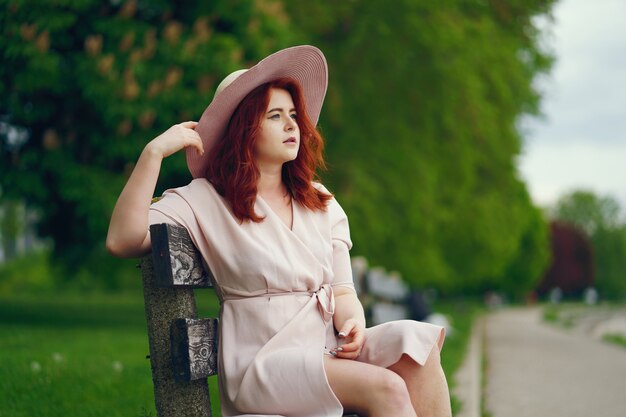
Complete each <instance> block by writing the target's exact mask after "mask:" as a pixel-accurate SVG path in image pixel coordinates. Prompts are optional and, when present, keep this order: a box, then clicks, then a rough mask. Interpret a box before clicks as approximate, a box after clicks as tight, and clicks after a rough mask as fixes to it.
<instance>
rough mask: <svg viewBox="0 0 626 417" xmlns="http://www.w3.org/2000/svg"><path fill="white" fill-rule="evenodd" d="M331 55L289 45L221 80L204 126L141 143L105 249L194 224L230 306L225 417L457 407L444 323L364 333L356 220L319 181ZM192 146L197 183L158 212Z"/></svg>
mask: <svg viewBox="0 0 626 417" xmlns="http://www.w3.org/2000/svg"><path fill="white" fill-rule="evenodd" d="M327 79H328V74H327V66H326V60H325V58H324V56H323V54H322V53H321V52H320V51H319V50H318V49H317V48H314V47H312V46H299V47H293V48H288V49H284V50H282V51H279V52H277V53H275V54H273V55H270V56H269V57H267V58H265V59H264V60H263V61H261V62H259V63H258V64H257V65H255V66H254V67H252V68H250V69H249V70H240V71H236V72H234V73H232V74H230V75H229V76H228V77H226V78H225V79H224V80H223V81H222V82H221V84H220V85H219V86H218V88H217V92H216V94H215V97H214V98H213V101H212V102H211V104H210V105H209V106H208V107H207V109H206V110H205V112H204V114H203V115H202V117H201V118H200V121H199V122H193V121H189V122H184V123H180V124H178V125H174V126H172V127H171V128H170V129H168V130H167V131H165V132H164V133H163V134H161V135H160V136H158V137H156V138H155V139H154V140H152V141H151V142H149V143H148V144H147V145H146V147H145V148H144V150H143V152H142V154H141V156H140V158H139V160H138V162H137V164H136V166H135V169H134V171H133V173H132V175H131V177H130V178H129V180H128V183H127V184H126V186H125V188H124V190H123V191H122V193H121V195H120V197H119V200H118V202H117V204H116V206H115V209H114V212H113V215H112V218H111V224H110V227H109V234H108V237H107V248H108V250H109V251H110V252H111V253H112V254H114V255H117V256H122V257H136V256H141V255H144V254H146V253H148V252H149V251H150V233H149V231H148V229H149V227H148V226H149V224H154V223H163V222H165V223H172V224H176V225H179V226H182V227H185V228H186V229H187V231H188V232H189V234H190V235H191V238H192V239H193V241H194V243H195V244H196V246H197V247H198V249H199V251H200V252H201V254H202V256H203V257H204V260H205V261H206V263H207V265H208V266H209V267H210V269H211V271H212V272H213V273H214V275H215V281H216V282H215V285H216V290H217V294H218V296H219V299H220V302H221V310H220V319H221V323H222V325H221V326H220V332H221V333H220V335H219V340H220V349H219V368H220V373H219V384H220V395H221V407H222V415H223V416H224V417H229V416H256V415H270V416H294V417H296V416H301V417H305V416H306V417H313V416H335V417H339V416H341V415H342V413H343V412H344V409H345V410H350V411H355V412H358V413H362V414H363V415H369V416H380V417H383V416H384V417H388V416H394V417H398V416H412V417H414V416H416V415H419V416H420V417H424V416H450V414H451V413H450V398H449V393H448V387H447V384H446V379H445V376H444V374H443V371H442V369H441V365H440V358H439V351H440V349H441V347H442V344H443V340H444V330H443V329H442V328H441V327H439V326H435V325H431V324H427V323H419V322H414V321H408V320H406V321H396V322H390V323H385V324H382V325H379V326H375V327H373V328H369V329H366V328H365V318H364V315H363V307H362V306H361V303H360V302H359V300H358V298H357V296H356V293H355V291H354V285H353V283H352V273H351V268H350V257H349V252H348V251H349V249H350V248H351V246H352V243H351V240H350V233H349V229H348V219H347V218H346V215H345V213H344V211H343V210H342V208H341V206H340V205H339V203H338V202H337V201H336V200H335V198H334V197H333V195H332V194H331V193H330V192H329V191H328V190H327V189H326V188H324V186H323V185H322V184H320V183H319V182H315V181H314V179H315V177H316V169H317V168H318V167H320V166H322V165H323V159H322V147H323V140H322V137H321V136H320V134H319V132H318V131H317V130H316V127H315V125H316V123H317V120H318V117H319V114H320V111H321V107H322V102H323V99H324V95H325V93H326V87H327ZM183 148H186V153H187V164H188V167H189V170H190V171H191V174H192V176H193V180H192V181H191V182H190V183H189V184H188V185H186V186H184V187H180V188H175V189H170V190H168V191H166V192H165V194H164V196H163V198H162V199H161V200H160V201H159V202H157V203H155V204H153V205H152V207H150V200H151V197H152V195H153V193H154V190H155V185H156V182H157V178H158V175H159V170H160V167H161V162H162V160H163V159H164V158H165V157H167V156H169V155H171V154H173V153H175V152H177V151H179V150H181V149H183Z"/></svg>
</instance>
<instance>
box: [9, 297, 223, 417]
mask: <svg viewBox="0 0 626 417" xmlns="http://www.w3.org/2000/svg"><path fill="white" fill-rule="evenodd" d="M198 302H199V304H200V306H199V309H200V312H201V314H200V315H201V316H206V315H214V314H215V309H216V306H215V305H214V302H212V301H211V300H210V299H209V300H207V298H206V297H202V299H200V300H198ZM207 313H209V314H207ZM147 354H148V339H147V334H146V325H145V321H144V311H143V299H142V295H141V294H134V295H91V296H79V295H74V296H71V295H70V296H68V295H63V296H36V297H35V296H33V297H19V298H16V297H12V298H3V299H0V417H22V416H24V417H26V416H28V417H56V416H59V417H61V416H63V417H68V416H81V417H82V416H85V417H92V416H93V417H97V416H120V417H122V416H124V417H128V416H137V417H140V416H156V411H155V410H154V394H153V387H152V376H151V372H150V362H149V360H148V359H146V355H147ZM209 381H210V384H211V385H212V386H211V387H210V391H211V393H212V395H211V397H212V399H213V404H214V408H219V400H218V399H217V394H218V391H217V386H216V383H217V381H216V379H215V378H210V379H209ZM214 415H215V416H219V410H216V412H214Z"/></svg>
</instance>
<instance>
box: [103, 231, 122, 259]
mask: <svg viewBox="0 0 626 417" xmlns="http://www.w3.org/2000/svg"><path fill="white" fill-rule="evenodd" d="M105 245H106V249H107V252H109V255H112V256H115V257H117V258H123V257H124V252H123V250H122V248H121V247H120V245H119V244H118V242H116V241H115V239H113V238H111V237H110V236H107V240H106V244H105Z"/></svg>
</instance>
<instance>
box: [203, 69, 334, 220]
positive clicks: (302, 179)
mask: <svg viewBox="0 0 626 417" xmlns="http://www.w3.org/2000/svg"><path fill="white" fill-rule="evenodd" d="M272 88H275V89H282V90H286V91H287V92H289V93H290V94H291V98H292V99H293V102H294V105H295V108H296V121H297V123H298V128H299V129H300V147H299V149H298V156H297V157H296V159H294V160H293V161H288V162H285V163H284V164H283V167H282V179H283V182H284V183H285V185H286V187H287V191H288V192H289V193H290V194H291V197H292V198H293V199H294V200H295V201H297V202H298V203H299V204H301V205H303V206H305V207H307V208H308V209H310V210H325V209H326V204H327V202H328V200H330V198H331V196H330V195H328V194H326V193H324V192H321V191H320V190H318V189H317V188H315V187H314V186H313V185H312V181H314V180H316V179H317V175H316V172H317V169H318V168H319V169H324V168H325V167H326V165H325V163H324V158H323V150H324V140H323V139H322V136H321V135H320V133H319V132H318V131H317V129H316V128H315V126H314V125H313V123H312V122H311V120H310V119H309V118H308V116H307V113H306V108H305V102H304V99H303V95H302V88H301V87H300V85H299V84H298V83H297V82H296V81H295V80H293V79H290V78H278V79H276V80H274V81H271V82H269V83H266V84H262V85H260V86H258V87H257V88H255V89H254V90H252V91H251V92H250V93H249V94H248V95H247V96H246V97H245V98H244V99H243V100H242V101H241V103H239V106H238V107H237V109H235V111H234V112H233V115H232V116H231V119H230V122H229V123H228V126H227V128H226V132H225V134H224V136H223V137H222V138H221V139H220V140H219V141H218V142H217V143H216V144H215V146H214V147H213V149H211V151H210V152H209V156H208V157H209V161H210V162H209V167H208V168H207V172H206V178H207V180H209V181H210V182H211V184H213V186H214V187H215V189H216V190H217V192H218V193H219V194H220V195H221V196H222V197H224V198H225V199H226V201H228V203H229V204H230V207H231V209H232V211H233V213H234V215H235V216H236V217H237V218H238V219H239V221H244V220H251V221H253V222H260V221H262V220H263V217H260V216H258V215H257V214H256V213H255V212H254V202H255V201H256V195H257V182H258V180H259V176H260V173H259V169H258V167H257V166H256V164H255V161H254V157H253V149H254V143H255V142H256V140H257V138H258V136H259V131H260V126H261V120H262V117H263V115H264V114H265V112H266V111H267V106H268V105H269V100H270V90H271V89H272Z"/></svg>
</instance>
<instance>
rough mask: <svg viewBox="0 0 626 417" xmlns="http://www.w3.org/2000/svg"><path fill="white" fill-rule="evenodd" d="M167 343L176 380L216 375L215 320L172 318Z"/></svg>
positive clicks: (192, 379) (190, 379) (216, 344)
mask: <svg viewBox="0 0 626 417" xmlns="http://www.w3.org/2000/svg"><path fill="white" fill-rule="evenodd" d="M171 343H172V359H173V365H174V377H175V378H176V380H177V381H194V380H196V379H201V378H207V377H209V376H211V375H217V347H218V343H219V342H218V319H214V318H209V319H186V318H185V319H177V320H174V322H173V323H172V329H171Z"/></svg>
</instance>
